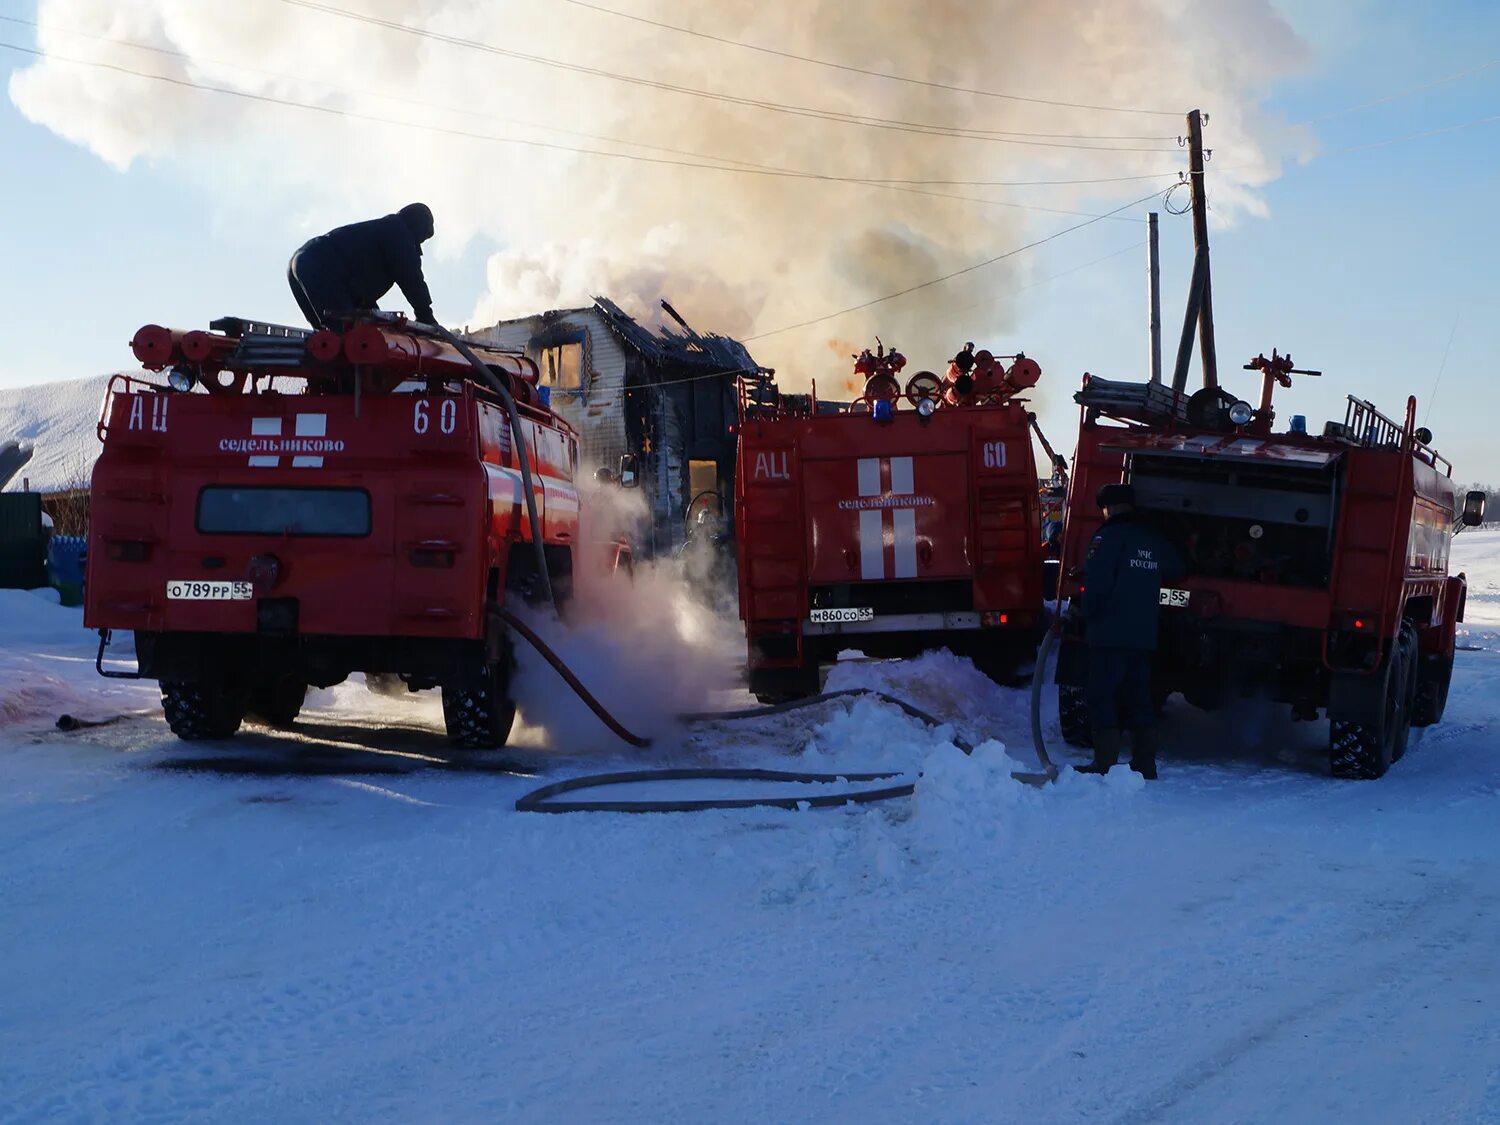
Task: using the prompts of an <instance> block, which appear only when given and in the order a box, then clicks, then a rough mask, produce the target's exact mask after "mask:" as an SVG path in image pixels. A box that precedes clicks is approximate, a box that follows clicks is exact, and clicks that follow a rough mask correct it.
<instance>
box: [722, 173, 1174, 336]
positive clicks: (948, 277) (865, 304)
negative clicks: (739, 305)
mask: <svg viewBox="0 0 1500 1125" xmlns="http://www.w3.org/2000/svg"><path fill="white" fill-rule="evenodd" d="M1166 190H1167V189H1165V188H1163V189H1162V190H1160V191H1153V192H1152V193H1151V194H1150V195H1143V196H1141V198H1140V199H1133V200H1131V201H1130V202H1129V203H1123V204H1121V205H1120V206H1119V207H1116V208H1115V209H1114V210H1113V211H1107V212H1105V214H1103V215H1100V216H1099V217H1098V218H1093V219H1086V220H1085V221H1084V222H1081V223H1074V224H1073V225H1072V226H1070V227H1064V228H1063V229H1062V230H1058V231H1053V232H1052V233H1051V234H1049V235H1047V236H1046V237H1045V238H1039V239H1037V240H1036V241H1034V242H1028V243H1026V244H1025V245H1024V246H1017V247H1016V248H1015V249H1014V250H1007V251H1006V252H1005V253H1003V254H996V255H995V256H994V257H992V258H986V259H985V260H984V261H982V262H975V263H974V264H973V265H971V266H965V267H964V268H963V269H960V270H954V271H953V272H952V273H945V274H943V275H942V276H941V277H934V278H932V279H930V280H928V281H922V282H918V283H917V284H916V285H908V286H907V287H906V288H905V289H898V290H897V291H896V292H894V293H887V294H885V295H884V296H883V297H874V298H872V299H871V300H868V301H861V302H860V303H859V304H857V305H850V306H849V307H848V308H846V309H839V310H838V311H837V312H831V313H827V314H825V315H823V316H815V317H813V318H811V319H810V320H802V321H798V322H797V323H796V324H788V325H786V326H784V327H782V328H772V329H770V330H769V331H766V332H757V333H756V334H755V335H753V336H746V337H745V342H747V343H748V342H749V341H751V340H764V339H765V338H766V337H768V336H779V335H781V334H782V333H783V332H792V331H795V330H796V329H798V328H808V327H811V326H812V325H814V324H822V323H823V322H824V321H828V320H833V319H835V318H836V317H840V316H845V315H846V314H848V313H852V312H859V311H860V310H861V309H867V308H870V307H871V306H872V305H880V304H884V303H885V302H886V301H894V300H895V299H896V298H897V297H905V296H906V295H907V294H908V293H915V292H917V291H918V290H921V289H930V288H931V287H932V286H934V285H941V284H942V283H943V282H945V281H952V280H953V279H954V278H955V277H962V276H964V275H965V274H970V273H974V272H975V271H976V270H982V269H984V268H985V267H986V266H992V265H994V264H995V263H996V262H1000V261H1004V260H1005V259H1006V258H1013V257H1015V256H1016V255H1017V254H1020V253H1023V252H1024V251H1026V250H1032V249H1035V248H1036V247H1038V246H1041V245H1043V244H1045V243H1048V242H1051V241H1052V240H1053V239H1055V238H1061V237H1062V236H1063V235H1065V234H1071V233H1072V232H1073V231H1075V230H1082V229H1083V228H1084V227H1088V226H1093V225H1094V224H1095V223H1097V222H1099V221H1100V220H1101V219H1104V218H1107V217H1109V216H1110V215H1117V214H1119V213H1120V212H1121V211H1128V210H1129V209H1130V208H1132V207H1137V206H1139V205H1140V204H1142V203H1145V202H1146V201H1147V200H1148V199H1155V198H1156V197H1157V196H1159V195H1164V194H1165V193H1166Z"/></svg>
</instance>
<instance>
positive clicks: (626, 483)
mask: <svg viewBox="0 0 1500 1125" xmlns="http://www.w3.org/2000/svg"><path fill="white" fill-rule="evenodd" d="M640 486H641V471H640V458H639V457H638V456H637V455H636V454H634V453H626V454H624V455H622V456H621V457H620V487H621V488H639V487H640Z"/></svg>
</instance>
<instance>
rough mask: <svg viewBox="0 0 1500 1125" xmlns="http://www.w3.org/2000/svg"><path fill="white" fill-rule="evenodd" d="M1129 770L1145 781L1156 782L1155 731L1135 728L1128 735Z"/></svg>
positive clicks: (1147, 728) (1149, 728)
mask: <svg viewBox="0 0 1500 1125" xmlns="http://www.w3.org/2000/svg"><path fill="white" fill-rule="evenodd" d="M1130 768H1131V769H1133V770H1135V772H1136V773H1138V774H1140V775H1141V776H1142V777H1143V778H1145V779H1146V780H1147V781H1155V780H1156V731H1155V729H1153V728H1151V727H1137V728H1136V729H1135V730H1133V731H1132V732H1131V734H1130Z"/></svg>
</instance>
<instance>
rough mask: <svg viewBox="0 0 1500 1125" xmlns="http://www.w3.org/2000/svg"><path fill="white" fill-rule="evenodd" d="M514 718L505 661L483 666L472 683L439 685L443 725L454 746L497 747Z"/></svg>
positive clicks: (504, 737) (501, 742)
mask: <svg viewBox="0 0 1500 1125" xmlns="http://www.w3.org/2000/svg"><path fill="white" fill-rule="evenodd" d="M515 721H516V701H515V700H514V699H512V698H511V696H510V663H509V661H505V662H503V663H501V664H499V665H495V666H489V667H486V668H485V669H484V671H483V672H482V673H481V674H480V675H479V676H478V677H477V678H476V679H475V681H473V682H472V683H469V684H465V685H462V686H449V685H446V684H445V685H444V686H443V725H444V726H446V727H447V728H448V738H449V740H450V741H451V742H453V743H454V744H455V745H457V746H462V747H464V748H465V749H467V750H498V749H499V748H500V747H502V746H504V745H505V742H506V739H508V738H510V728H511V726H512V725H514V723H515Z"/></svg>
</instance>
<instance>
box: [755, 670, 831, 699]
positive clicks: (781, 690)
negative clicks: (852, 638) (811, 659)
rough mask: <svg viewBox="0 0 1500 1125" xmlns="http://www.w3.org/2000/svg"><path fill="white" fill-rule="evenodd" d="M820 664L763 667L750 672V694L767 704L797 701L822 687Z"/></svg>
mask: <svg viewBox="0 0 1500 1125" xmlns="http://www.w3.org/2000/svg"><path fill="white" fill-rule="evenodd" d="M821 680H822V678H821V677H820V676H819V674H818V666H817V665H816V664H814V665H812V666H810V667H809V666H807V665H803V666H802V667H801V668H761V669H752V670H751V672H750V694H751V695H753V696H755V698H756V699H758V700H760V702H761V703H764V704H766V705H767V706H775V705H776V704H779V703H795V702H796V701H797V700H799V699H807V698H808V697H809V696H814V695H817V694H818V689H819V688H820V687H822V682H821Z"/></svg>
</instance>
